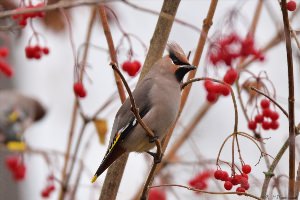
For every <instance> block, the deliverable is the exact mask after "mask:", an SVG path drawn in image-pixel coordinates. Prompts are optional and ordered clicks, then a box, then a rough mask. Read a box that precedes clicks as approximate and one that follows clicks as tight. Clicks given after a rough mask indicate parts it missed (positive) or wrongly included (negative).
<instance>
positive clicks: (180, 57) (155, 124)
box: [92, 43, 195, 182]
mask: <svg viewBox="0 0 300 200" xmlns="http://www.w3.org/2000/svg"><path fill="white" fill-rule="evenodd" d="M168 51H169V55H166V56H164V57H163V58H161V59H159V60H158V61H157V62H156V63H154V65H153V66H152V68H151V69H150V71H149V72H148V74H147V75H146V76H145V77H144V78H143V79H142V80H141V81H140V82H139V83H138V85H137V86H136V88H135V90H134V91H133V92H132V94H133V97H134V99H135V103H136V106H137V108H138V110H139V115H140V116H141V118H142V120H143V122H144V123H145V124H146V125H147V126H148V127H149V128H150V129H151V130H152V132H153V133H154V135H155V136H154V137H155V138H158V139H162V138H163V137H164V135H165V134H166V132H167V130H168V128H169V127H170V126H171V125H172V124H173V123H174V122H175V119H176V116H177V114H178V110H179V104H180V97H181V88H180V84H181V83H182V80H183V77H184V76H185V74H186V73H188V72H189V71H190V70H194V69H195V67H194V66H192V65H191V64H190V63H189V61H188V59H187V57H186V55H185V54H184V52H183V50H182V49H181V47H180V46H179V45H178V44H176V43H170V44H168ZM154 146H155V143H154V140H153V138H152V140H151V138H149V136H147V134H146V132H145V130H144V128H143V127H142V126H141V125H140V124H139V123H138V121H137V119H136V118H135V116H134V114H133V113H132V111H131V102H130V99H129V98H127V99H126V100H125V102H124V103H123V105H122V106H121V107H120V109H119V110H118V112H117V114H116V117H115V120H114V124H113V128H112V132H111V137H110V141H109V147H108V149H107V152H106V154H105V156H104V158H103V160H102V162H101V164H100V166H99V168H98V170H97V172H96V173H95V175H94V177H93V179H92V182H95V181H96V179H97V177H99V176H100V175H101V174H102V173H103V172H104V171H105V170H106V169H107V168H108V167H109V166H110V165H111V164H112V163H113V162H114V161H115V160H117V159H118V158H119V157H120V156H121V155H122V154H124V153H125V152H147V151H148V150H150V149H152V148H153V147H154Z"/></svg>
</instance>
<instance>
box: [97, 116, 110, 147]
mask: <svg viewBox="0 0 300 200" xmlns="http://www.w3.org/2000/svg"><path fill="white" fill-rule="evenodd" d="M94 125H95V127H96V130H97V133H98V137H99V141H100V144H105V138H106V134H107V130H108V125H107V121H106V120H105V119H95V120H94Z"/></svg>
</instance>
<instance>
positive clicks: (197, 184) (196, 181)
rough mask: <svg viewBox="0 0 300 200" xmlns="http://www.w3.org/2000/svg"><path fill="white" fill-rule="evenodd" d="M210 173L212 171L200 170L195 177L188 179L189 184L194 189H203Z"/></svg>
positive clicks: (205, 187)
mask: <svg viewBox="0 0 300 200" xmlns="http://www.w3.org/2000/svg"><path fill="white" fill-rule="evenodd" d="M212 174H213V173H212V171H203V172H200V173H199V174H198V175H197V176H196V177H194V178H193V179H192V180H190V181H189V185H190V186H191V187H193V188H195V189H199V190H205V189H207V187H208V184H207V181H208V179H209V178H210V177H211V176H212Z"/></svg>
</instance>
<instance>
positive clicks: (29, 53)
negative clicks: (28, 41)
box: [25, 46, 34, 59]
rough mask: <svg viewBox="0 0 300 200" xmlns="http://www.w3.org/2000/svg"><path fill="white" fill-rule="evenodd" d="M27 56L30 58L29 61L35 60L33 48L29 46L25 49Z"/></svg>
mask: <svg viewBox="0 0 300 200" xmlns="http://www.w3.org/2000/svg"><path fill="white" fill-rule="evenodd" d="M25 54H26V57H27V58H29V59H31V58H33V57H34V50H33V48H32V47H31V46H27V47H26V48H25Z"/></svg>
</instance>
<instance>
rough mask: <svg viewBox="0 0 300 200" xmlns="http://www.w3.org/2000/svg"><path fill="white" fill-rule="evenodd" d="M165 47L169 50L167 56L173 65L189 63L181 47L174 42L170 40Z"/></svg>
mask: <svg viewBox="0 0 300 200" xmlns="http://www.w3.org/2000/svg"><path fill="white" fill-rule="evenodd" d="M167 49H168V52H169V57H170V58H171V60H172V61H173V63H174V64H175V65H189V61H188V59H187V57H186V55H185V54H184V52H183V50H182V48H181V47H180V46H179V45H178V44H177V43H175V42H170V43H168V44H167Z"/></svg>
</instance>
